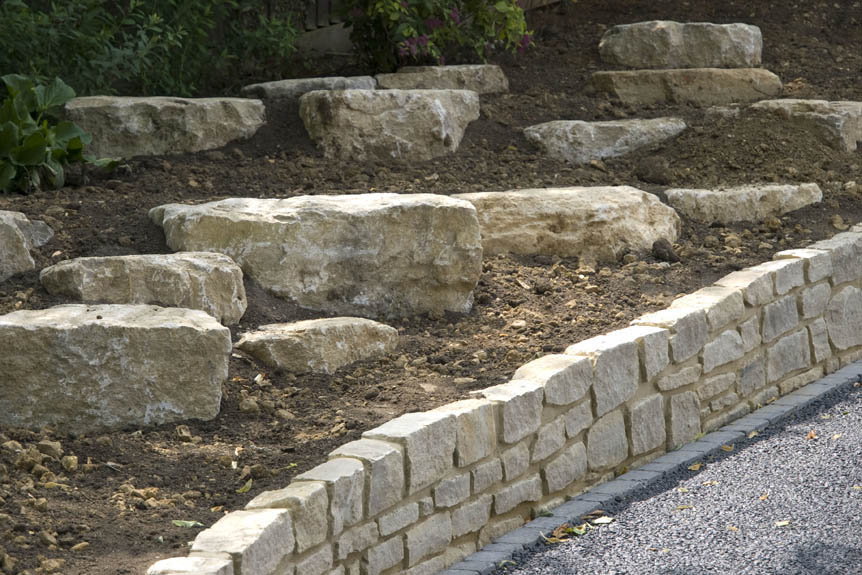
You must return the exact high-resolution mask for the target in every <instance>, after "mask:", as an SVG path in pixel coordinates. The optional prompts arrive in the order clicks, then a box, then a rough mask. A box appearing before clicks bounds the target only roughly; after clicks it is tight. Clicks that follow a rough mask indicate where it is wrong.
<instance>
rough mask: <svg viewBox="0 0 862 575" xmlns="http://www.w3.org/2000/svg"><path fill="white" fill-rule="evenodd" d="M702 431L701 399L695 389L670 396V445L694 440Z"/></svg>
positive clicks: (676, 445)
mask: <svg viewBox="0 0 862 575" xmlns="http://www.w3.org/2000/svg"><path fill="white" fill-rule="evenodd" d="M698 433H700V401H698V399H697V394H696V393H695V392H693V391H686V392H684V393H680V394H677V395H673V396H671V398H670V429H668V446H669V447H679V446H680V445H683V444H685V443H688V442H689V441H692V440H694V438H695V437H697V434H698Z"/></svg>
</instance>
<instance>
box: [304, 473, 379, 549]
mask: <svg viewBox="0 0 862 575" xmlns="http://www.w3.org/2000/svg"><path fill="white" fill-rule="evenodd" d="M296 480H297V481H315V482H318V481H319V482H323V483H325V484H326V488H327V495H328V496H329V515H330V517H329V525H330V526H331V529H330V532H329V533H330V534H331V535H332V536H338V535H340V534H341V532H342V531H344V529H345V528H346V527H350V526H352V525H356V524H357V523H359V522H360V521H362V518H363V516H364V505H363V499H364V498H365V497H364V496H365V469H364V467H363V465H362V462H361V461H358V460H356V459H351V458H348V457H335V458H334V459H330V460H329V461H327V462H325V463H321V464H320V465H318V466H317V467H312V468H311V469H309V470H308V471H306V472H305V473H302V474H300V475H297V476H296Z"/></svg>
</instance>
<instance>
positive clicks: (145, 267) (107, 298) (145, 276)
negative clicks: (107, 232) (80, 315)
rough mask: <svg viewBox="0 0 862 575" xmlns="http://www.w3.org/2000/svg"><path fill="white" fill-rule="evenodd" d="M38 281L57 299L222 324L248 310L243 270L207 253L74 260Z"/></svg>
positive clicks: (234, 320)
mask: <svg viewBox="0 0 862 575" xmlns="http://www.w3.org/2000/svg"><path fill="white" fill-rule="evenodd" d="M39 280H40V281H41V282H42V285H43V286H44V287H45V289H46V290H47V291H48V293H51V294H55V295H63V296H66V297H70V298H74V299H77V300H81V301H86V302H103V303H120V304H122V303H143V304H157V305H161V306H165V307H182V308H188V309H199V310H202V311H205V312H207V313H208V314H210V315H211V316H213V317H214V318H216V319H217V320H219V321H220V322H222V323H223V324H225V325H232V324H235V323H237V322H239V320H240V318H241V317H242V314H244V313H245V308H246V306H247V302H246V298H245V288H244V287H243V284H242V270H241V269H240V268H239V266H238V265H236V264H235V263H234V261H233V260H232V259H230V258H229V257H227V256H225V255H222V254H214V253H207V252H183V253H178V254H159V255H133V256H110V257H92V258H75V259H72V260H67V261H64V262H60V263H59V264H56V265H53V266H50V267H47V268H45V269H43V270H42V272H41V273H40V274H39Z"/></svg>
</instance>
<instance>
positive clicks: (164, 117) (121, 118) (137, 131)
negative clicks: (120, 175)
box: [65, 96, 265, 158]
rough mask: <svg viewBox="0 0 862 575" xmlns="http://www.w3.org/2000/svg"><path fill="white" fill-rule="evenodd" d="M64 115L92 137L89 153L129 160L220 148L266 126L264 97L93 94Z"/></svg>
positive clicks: (70, 106) (71, 104)
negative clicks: (168, 96) (253, 98)
mask: <svg viewBox="0 0 862 575" xmlns="http://www.w3.org/2000/svg"><path fill="white" fill-rule="evenodd" d="M65 114H66V117H67V118H68V119H69V120H72V121H73V122H75V123H77V124H78V125H79V126H81V128H83V129H84V130H85V131H87V132H89V133H91V134H92V135H93V142H92V143H91V144H90V145H89V146H88V147H87V151H88V152H89V153H91V154H93V155H96V156H105V157H116V156H121V157H124V158H131V157H133V156H152V155H161V154H184V153H187V152H199V151H201V150H212V149H214V148H220V147H222V146H224V145H225V144H227V143H229V142H232V141H234V140H241V139H245V138H250V137H251V136H253V135H254V133H255V132H257V130H258V128H260V127H261V126H263V124H264V115H265V109H264V106H263V103H262V102H261V101H260V100H247V99H243V98H194V99H191V98H167V97H149V98H124V97H115V96H91V97H86V98H75V99H73V100H71V101H69V103H67V104H66V109H65Z"/></svg>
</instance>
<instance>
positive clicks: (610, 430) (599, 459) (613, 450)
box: [587, 411, 629, 471]
mask: <svg viewBox="0 0 862 575" xmlns="http://www.w3.org/2000/svg"><path fill="white" fill-rule="evenodd" d="M628 456H629V442H628V440H627V439H626V426H625V423H624V421H623V415H622V413H620V412H619V411H614V412H612V413H609V414H608V415H606V416H604V417H602V418H601V419H599V420H598V421H596V422H595V423H594V424H593V426H592V427H591V428H590V430H589V431H588V432H587V460H588V461H589V464H590V469H592V470H593V471H599V470H605V469H610V468H613V467H615V466H616V465H618V464H620V463H622V462H623V461H625V459H626V458H627V457H628Z"/></svg>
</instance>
